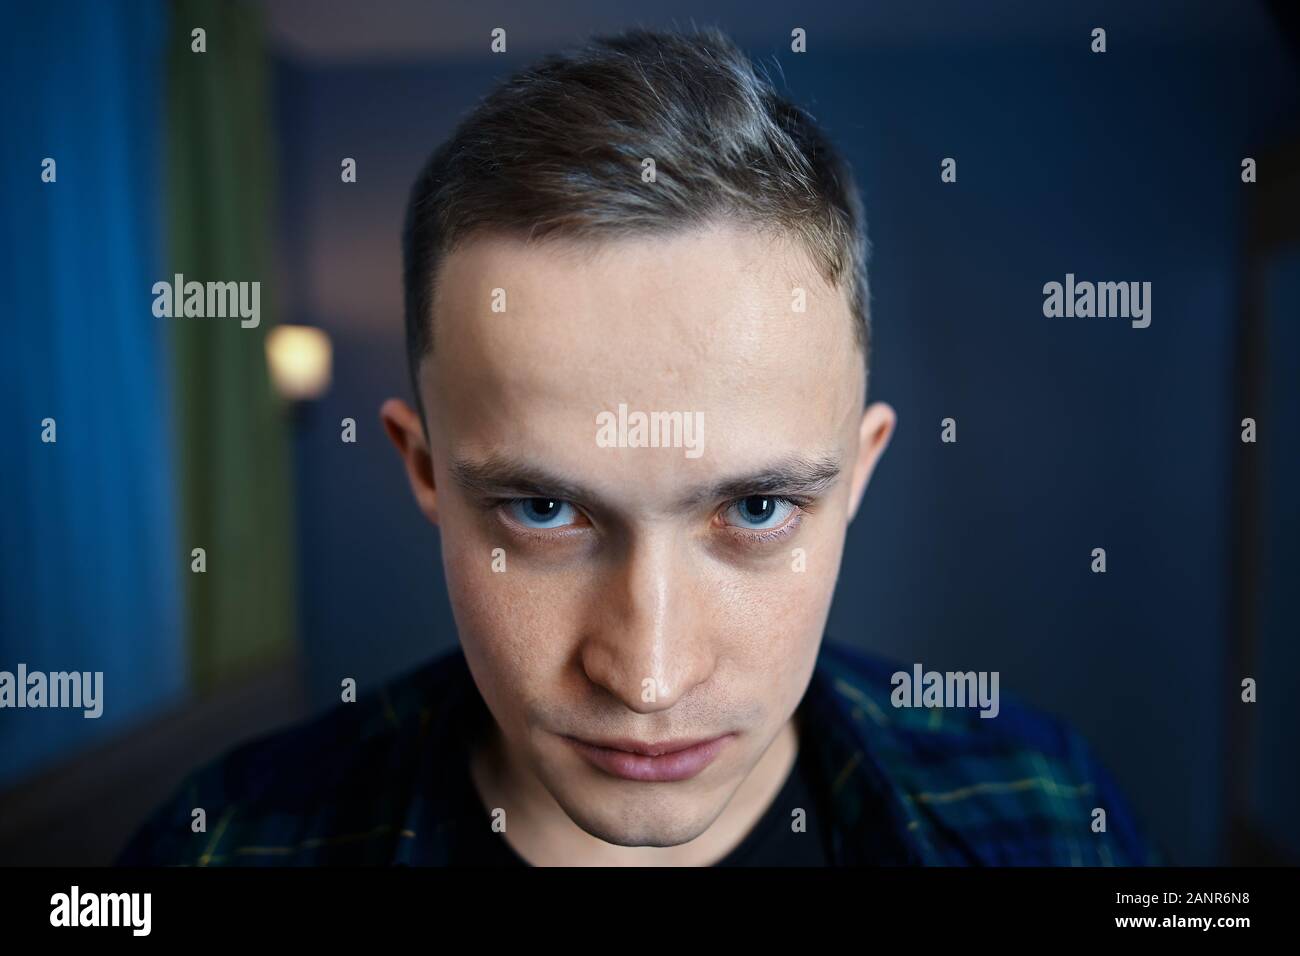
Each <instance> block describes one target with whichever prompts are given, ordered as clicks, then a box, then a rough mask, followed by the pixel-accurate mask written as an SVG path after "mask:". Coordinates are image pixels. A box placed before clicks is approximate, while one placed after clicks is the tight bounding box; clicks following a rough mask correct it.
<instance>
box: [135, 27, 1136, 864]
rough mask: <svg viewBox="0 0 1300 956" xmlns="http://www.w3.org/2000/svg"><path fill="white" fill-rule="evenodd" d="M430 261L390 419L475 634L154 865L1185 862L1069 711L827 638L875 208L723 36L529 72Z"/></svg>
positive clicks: (220, 769) (227, 776)
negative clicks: (1038, 706)
mask: <svg viewBox="0 0 1300 956" xmlns="http://www.w3.org/2000/svg"><path fill="white" fill-rule="evenodd" d="M404 248H405V282H406V328H407V342H408V351H409V359H410V365H411V375H412V380H413V384H414V393H415V408H414V409H413V408H411V407H409V406H408V405H407V404H406V403H404V402H401V401H398V400H391V401H389V402H387V403H385V405H384V407H383V409H382V418H383V422H384V425H385V427H386V429H387V432H388V434H389V436H390V437H391V439H392V441H393V444H394V445H395V446H396V448H397V451H398V453H399V454H400V457H401V460H402V463H403V465H404V466H405V469H406V473H407V476H408V478H409V480H410V485H411V489H412V491H413V493H414V496H415V500H416V502H417V504H418V506H419V508H420V510H421V511H422V512H423V513H424V515H425V517H427V518H428V519H429V520H430V521H431V522H433V523H434V524H436V525H437V526H438V528H439V531H440V537H441V542H442V548H443V561H444V566H445V570H446V579H447V585H448V588H449V590H450V595H451V600H452V605H453V608H454V612H455V617H456V623H457V627H458V630H459V637H460V642H461V647H462V651H458V652H456V653H455V654H452V655H450V656H447V657H444V658H442V659H440V660H438V661H435V662H433V663H431V664H430V665H428V666H426V667H424V668H423V669H421V670H419V671H417V672H416V673H414V674H412V675H409V676H407V677H405V678H403V679H401V680H399V681H397V682H395V683H394V684H392V685H390V686H389V687H387V688H384V689H383V690H381V691H378V692H376V693H374V694H373V695H372V696H371V697H370V698H368V699H366V700H363V701H361V702H358V703H354V704H345V705H342V706H341V707H339V708H337V709H336V710H335V711H334V712H332V713H330V714H328V715H327V716H325V717H323V718H320V719H318V720H315V721H313V722H311V723H309V724H307V725H305V726H303V727H300V728H298V729H295V730H293V731H290V732H287V733H283V734H280V735H277V736H273V737H271V738H269V739H266V740H263V741H260V742H256V743H254V744H251V745H247V746H245V747H244V748H242V749H240V750H238V751H236V752H235V753H234V754H233V755H231V756H229V757H228V758H226V759H225V760H224V761H222V762H220V763H219V764H217V765H215V766H213V767H210V768H207V769H206V770H204V771H201V772H200V773H198V774H196V775H195V776H194V777H193V778H192V779H191V780H190V781H189V782H188V783H187V785H186V786H185V787H183V788H182V790H181V792H180V793H179V794H178V796H177V799H176V800H175V802H174V803H173V805H172V807H171V808H170V809H168V810H165V811H164V812H163V813H162V814H160V815H159V816H158V817H157V818H155V820H154V821H153V822H152V823H151V824H150V825H149V826H148V827H146V829H145V830H144V831H142V833H141V834H140V835H139V836H138V837H137V838H136V840H135V841H134V842H133V844H132V845H131V847H129V848H128V851H127V852H126V854H125V855H124V857H123V860H124V861H125V862H184V863H194V864H198V865H215V864H267V863H288V864H326V863H397V864H403V863H405V864H452V865H457V864H498V863H499V864H502V865H519V864H525V863H527V864H534V865H656V866H657V865H691V866H706V865H716V864H720V863H721V864H739V865H784V864H797V865H828V864H859V863H862V864H875V863H885V864H901V863H918V864H1019V863H1034V864H1134V863H1143V862H1148V861H1149V860H1151V859H1153V857H1152V856H1151V855H1150V851H1149V850H1148V849H1147V847H1146V845H1145V844H1144V842H1143V841H1142V839H1141V838H1140V836H1139V834H1138V833H1137V831H1136V828H1135V825H1134V823H1133V820H1132V818H1131V816H1130V814H1129V812H1128V811H1127V810H1126V809H1125V806H1124V804H1123V801H1122V798H1121V797H1120V795H1119V794H1118V793H1117V792H1116V789H1115V787H1114V785H1113V784H1112V783H1111V781H1110V780H1109V778H1108V777H1107V776H1106V774H1105V773H1104V771H1103V770H1102V769H1101V768H1100V767H1099V766H1098V764H1097V763H1096V762H1095V761H1094V759H1093V758H1092V757H1091V756H1090V754H1089V752H1088V750H1087V749H1086V747H1085V746H1084V745H1083V743H1082V742H1081V740H1080V739H1079V737H1078V736H1077V735H1076V734H1075V733H1074V732H1072V731H1071V730H1069V729H1068V728H1066V727H1064V726H1063V725H1061V724H1059V723H1057V722H1055V721H1053V720H1050V719H1048V718H1046V717H1043V716H1039V715H1033V714H1030V713H1027V712H1025V711H1024V710H1022V709H1021V708H1019V707H1018V706H1016V705H1015V704H1013V703H1009V702H1007V701H1002V702H1001V703H1000V705H999V704H998V702H997V701H996V698H995V700H994V702H993V706H992V708H991V709H990V708H985V709H983V710H979V709H975V708H972V707H960V706H958V707H954V708H952V709H947V710H944V711H942V713H941V714H940V715H939V716H940V717H941V719H935V717H936V713H935V712H934V711H932V710H929V709H920V710H917V709H910V708H906V707H902V706H895V705H896V704H898V703H906V702H907V701H906V700H905V699H903V698H904V696H905V695H900V694H899V693H898V687H899V685H900V681H899V680H897V679H896V678H895V676H894V675H895V673H896V672H899V671H901V672H902V673H903V674H904V675H907V674H909V671H908V669H906V668H899V667H897V666H894V665H891V664H886V663H884V662H880V661H877V660H875V659H873V658H870V657H868V656H866V655H863V654H860V653H858V652H854V651H850V650H847V649H843V648H837V647H836V646H834V645H832V644H828V643H824V642H823V640H822V637H823V628H824V626H825V622H826V617H827V613H828V610H829V607H830V603H831V598H832V594H833V592H834V587H835V582H836V578H837V574H838V570H839V563H840V556H841V551H842V547H843V543H844V535H845V531H846V528H847V525H848V523H849V522H850V521H851V520H852V518H853V516H854V514H855V513H856V511H857V509H858V505H859V503H860V502H861V500H862V496H863V493H864V491H865V490H866V487H867V483H868V480H869V479H870V477H871V474H872V471H873V469H874V468H875V466H876V464H877V462H878V461H879V459H880V456H881V454H882V453H883V452H884V450H885V447H886V445H887V444H888V442H889V438H890V434H891V432H892V431H893V429H894V425H895V415H894V412H893V410H892V409H891V408H889V407H888V406H887V405H884V404H881V403H875V404H870V405H867V404H866V387H867V378H866V360H867V357H868V349H869V345H870V338H869V335H868V329H869V324H868V314H867V312H868V296H867V285H866V275H865V259H866V239H865V227H864V222H863V213H862V208H861V203H860V200H859V198H858V194H857V190H856V186H855V185H854V181H853V177H852V174H851V172H850V170H849V168H848V167H847V165H846V164H845V163H844V162H843V161H842V159H841V158H840V157H839V156H838V155H837V153H836V152H835V150H834V149H833V148H832V147H831V146H830V144H829V143H828V142H827V140H826V139H825V138H824V136H823V135H822V133H821V132H820V131H819V130H818V128H817V127H816V126H815V124H814V123H813V121H812V120H811V118H810V117H809V116H808V115H807V114H805V113H804V112H802V111H801V110H799V109H798V108H796V107H794V106H793V105H791V104H790V103H789V102H787V101H785V100H784V99H782V98H781V97H779V96H778V95H777V94H776V93H775V92H774V90H773V89H772V88H771V87H770V85H769V84H768V83H767V82H766V81H764V80H763V79H761V78H760V77H759V76H758V75H757V74H756V73H755V71H754V69H753V68H752V66H751V65H750V63H749V62H748V61H747V60H746V59H745V57H744V56H743V55H742V54H740V53H739V52H738V51H737V50H736V49H735V48H734V47H733V46H732V45H731V44H730V43H729V42H728V41H727V40H726V39H724V38H723V37H722V36H720V35H718V34H717V33H715V32H708V31H706V32H703V33H698V34H691V35H668V34H655V33H648V32H639V31H638V32H632V33H628V34H624V35H621V36H618V37H614V38H610V39H604V40H600V41H596V42H593V43H592V44H590V45H588V46H587V47H585V48H584V49H582V50H580V51H577V52H574V53H571V54H568V55H564V56H557V57H552V58H549V59H547V60H544V61H543V62H542V63H541V64H539V65H538V66H537V67H535V68H533V69H529V70H526V71H524V72H522V73H520V74H518V75H516V76H515V77H513V78H511V79H510V80H508V81H507V82H506V83H504V84H503V85H502V86H501V87H500V88H499V89H497V90H496V91H495V92H494V93H493V94H492V95H491V96H490V97H489V98H488V99H487V100H486V101H485V102H484V103H483V104H481V105H480V106H479V107H478V108H477V109H476V110H475V112H474V113H473V114H472V115H471V116H469V117H468V119H466V120H465V122H464V123H462V125H461V126H460V127H459V129H458V130H457V131H456V133H455V135H454V136H453V137H452V138H451V140H450V141H449V142H447V143H446V144H445V145H444V146H443V147H442V148H441V149H440V150H438V152H437V153H435V155H434V156H433V157H432V158H431V160H430V161H429V163H428V165H427V166H426V168H425V170H424V171H423V172H422V173H421V175H420V177H419V179H418V180H417V182H416V184H415V186H414V189H413V191H412V194H411V199H410V205H409V208H408V213H407V222H406V231H405V245H404ZM972 686H973V685H972ZM995 686H996V685H995ZM988 718H992V719H988ZM199 807H202V808H204V810H205V811H206V814H207V818H208V820H209V825H208V829H207V831H206V832H203V833H194V832H193V831H192V828H191V820H192V813H193V810H194V809H196V808H199ZM1098 809H1101V810H1104V811H1105V821H1106V825H1105V828H1104V830H1100V831H1099V830H1098V829H1097V828H1096V827H1095V822H1096V821H1097V819H1098V816H1097V814H1096V811H1097V810H1098Z"/></svg>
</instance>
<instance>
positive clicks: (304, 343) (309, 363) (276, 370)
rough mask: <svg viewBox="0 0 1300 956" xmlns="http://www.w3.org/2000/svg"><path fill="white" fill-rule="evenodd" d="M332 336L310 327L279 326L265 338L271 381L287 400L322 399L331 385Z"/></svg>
mask: <svg viewBox="0 0 1300 956" xmlns="http://www.w3.org/2000/svg"><path fill="white" fill-rule="evenodd" d="M332 360H333V348H332V347H331V345H330V339H329V336H328V335H326V334H325V333H324V332H322V331H321V330H320V329H315V328H312V327H311V326H308V325H277V326H276V327H275V328H273V329H271V331H270V332H269V333H268V334H267V336H266V361H267V364H268V365H269V366H270V369H271V381H272V382H274V383H275V387H276V389H277V390H278V391H279V393H280V394H281V395H283V396H284V397H285V398H287V399H290V400H293V401H301V400H305V399H310V398H319V397H320V396H321V395H323V394H324V393H325V389H327V388H329V385H330V365H331V362H332Z"/></svg>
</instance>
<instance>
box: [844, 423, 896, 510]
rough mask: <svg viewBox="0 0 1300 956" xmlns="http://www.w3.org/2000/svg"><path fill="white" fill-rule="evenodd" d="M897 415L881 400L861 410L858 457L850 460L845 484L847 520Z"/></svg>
mask: <svg viewBox="0 0 1300 956" xmlns="http://www.w3.org/2000/svg"><path fill="white" fill-rule="evenodd" d="M897 423H898V415H897V414H895V412H894V409H893V408H891V407H890V406H889V405H886V404H885V403H884V402H874V403H872V404H871V405H869V406H868V407H867V410H866V411H865V412H863V413H862V424H861V425H860V426H859V427H858V457H857V460H856V461H855V462H854V463H853V478H852V483H851V484H850V485H849V520H850V521H852V520H853V518H854V517H855V516H856V515H857V513H858V505H860V504H861V503H862V493H863V492H864V491H866V490H867V482H869V481H870V480H871V473H872V472H873V471H875V470H876V462H878V461H880V456H881V455H883V454H884V453H885V449H886V448H887V447H888V446H889V439H890V437H891V436H892V435H893V434H894V427H895V425H897Z"/></svg>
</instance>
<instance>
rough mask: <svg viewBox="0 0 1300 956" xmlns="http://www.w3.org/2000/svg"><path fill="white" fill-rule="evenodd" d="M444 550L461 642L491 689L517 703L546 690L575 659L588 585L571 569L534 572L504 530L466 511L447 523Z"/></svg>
mask: <svg viewBox="0 0 1300 956" xmlns="http://www.w3.org/2000/svg"><path fill="white" fill-rule="evenodd" d="M496 549H500V550H499V551H498V550H496ZM442 550H443V568H444V573H445V576H446V580H447V592H448V596H449V597H450V599H451V605H452V612H453V614H454V616H455V620H456V629H457V631H458V633H459V637H460V642H461V646H462V647H463V648H464V651H465V655H466V657H467V658H468V659H469V662H470V665H471V667H472V669H473V670H474V673H475V676H476V677H477V678H479V680H480V681H482V682H483V684H485V685H487V686H485V687H483V691H484V693H485V695H489V696H494V697H496V698H497V700H498V701H501V702H503V704H506V705H508V706H509V707H510V708H511V709H513V708H514V707H517V706H519V704H520V703H521V702H524V701H527V700H530V699H532V698H534V697H537V696H539V695H542V694H545V693H546V692H547V689H548V687H550V686H552V684H553V682H554V681H555V680H557V679H558V676H559V675H560V674H561V673H562V670H563V667H564V663H565V661H566V660H569V659H570V658H571V648H570V643H571V641H570V640H569V636H570V635H572V634H573V633H575V631H574V627H573V621H574V615H575V614H576V613H577V610H576V607H575V603H576V601H577V600H578V596H579V595H581V594H583V593H584V586H583V585H582V584H581V583H580V582H578V581H575V580H571V578H570V576H568V575H546V576H545V577H544V578H543V577H539V576H538V575H535V574H530V573H529V572H528V570H527V567H526V561H525V559H524V557H523V555H521V554H518V553H513V552H512V550H511V548H510V546H509V542H508V541H506V540H505V539H504V536H501V537H500V538H498V537H496V536H493V535H489V534H486V533H485V532H484V531H483V530H481V529H480V527H479V526H478V525H477V524H475V523H474V522H472V521H464V520H463V516H462V520H459V521H458V520H453V521H449V522H445V523H444V525H443V530H442ZM494 552H495V553H494ZM489 688H490V689H489ZM494 703H495V701H494ZM493 709H494V710H496V707H494V708H493Z"/></svg>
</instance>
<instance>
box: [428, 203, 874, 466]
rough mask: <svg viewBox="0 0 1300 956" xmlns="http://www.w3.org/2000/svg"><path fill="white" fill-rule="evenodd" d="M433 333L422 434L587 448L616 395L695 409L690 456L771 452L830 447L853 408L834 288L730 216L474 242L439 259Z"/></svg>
mask: <svg viewBox="0 0 1300 956" xmlns="http://www.w3.org/2000/svg"><path fill="white" fill-rule="evenodd" d="M797 289H802V290H804V298H805V300H806V308H805V310H804V311H802V312H798V311H795V309H794V307H793V306H794V303H795V297H796V290H797ZM494 302H495V303H496V304H497V305H498V308H500V307H501V306H502V304H503V305H504V311H494V310H493V305H494ZM434 341H435V345H434V350H433V354H432V355H431V356H430V358H429V359H427V360H426V362H425V367H424V374H423V381H424V388H425V397H426V403H427V404H426V408H427V409H428V412H429V418H430V429H431V432H432V431H434V430H437V431H438V432H439V434H440V435H441V436H442V438H443V439H444V440H445V441H448V442H452V443H457V444H461V445H466V446H477V447H478V448H479V449H480V450H482V449H485V448H486V447H487V446H489V445H492V446H496V445H505V446H513V447H514V448H516V449H519V451H520V452H521V453H522V451H523V449H522V448H520V446H523V448H528V449H534V450H540V448H545V447H547V446H549V447H550V457H552V458H554V457H555V455H556V454H557V453H559V452H564V451H571V452H573V453H581V452H585V451H589V450H590V449H591V448H594V435H595V417H596V415H597V414H598V413H600V412H601V411H604V410H613V409H616V408H617V407H618V405H619V404H620V403H623V404H626V405H627V406H628V407H629V408H631V409H634V410H642V411H646V412H651V411H682V412H701V413H703V415H704V418H705V427H706V436H707V437H706V443H705V454H704V456H703V458H704V459H705V460H706V461H707V460H709V459H713V460H718V459H719V458H720V457H725V458H726V459H727V460H729V461H732V462H733V463H736V464H741V463H742V462H739V461H734V460H735V459H737V458H743V459H745V460H746V461H750V460H753V459H755V458H756V457H761V454H762V452H763V448H762V446H764V445H766V446H769V447H770V449H771V453H772V454H774V455H775V454H778V453H779V452H780V451H782V450H784V451H789V452H794V453H798V452H805V451H807V450H808V446H809V444H817V443H819V442H820V443H822V444H826V443H829V442H833V441H836V440H837V439H838V437H839V435H840V433H841V432H842V430H843V429H844V427H845V424H846V422H848V423H849V425H850V427H851V425H852V423H853V421H855V420H856V416H855V415H854V412H855V411H860V408H861V401H862V395H861V388H862V386H863V382H862V377H863V370H862V368H863V363H862V360H861V356H860V353H859V351H858V347H857V344H856V340H855V337H854V330H853V321H852V317H851V314H850V310H849V308H848V304H847V300H846V298H845V296H844V294H843V293H842V292H841V291H840V290H837V289H834V288H832V287H831V286H829V285H828V284H827V283H826V282H825V281H824V280H823V279H822V278H821V276H820V275H819V274H818V272H817V270H816V269H815V268H814V267H813V265H812V264H811V262H810V261H809V260H808V258H807V256H806V255H805V254H804V252H803V251H802V248H801V247H799V246H798V245H797V243H795V242H793V241H792V240H789V239H785V238H781V237H774V236H770V235H766V234H763V233H760V232H758V231H756V230H752V229H746V228H744V227H737V226H725V225H720V226H713V227H709V228H707V229H704V228H701V229H694V230H689V231H683V232H679V233H676V234H673V235H671V236H655V237H638V238H630V239H619V240H617V241H613V242H600V243H596V242H554V241H547V242H543V243H528V242H525V241H523V240H522V239H519V238H513V237H506V236H491V237H482V238H476V239H473V240H471V241H470V242H468V243H467V244H466V245H464V246H462V247H460V248H458V249H457V250H456V251H455V252H453V253H452V254H451V255H450V256H448V257H447V258H446V259H445V260H444V262H443V264H442V266H441V269H440V272H439V280H438V283H437V286H436V300H435V305H434ZM539 430H540V431H539ZM431 437H432V436H431ZM468 450H469V451H470V453H472V452H473V448H472V447H471V448H470V449H468ZM642 451H648V450H645V449H643V450H642ZM625 457H628V456H625ZM660 457H661V458H668V457H672V456H665V455H660Z"/></svg>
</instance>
